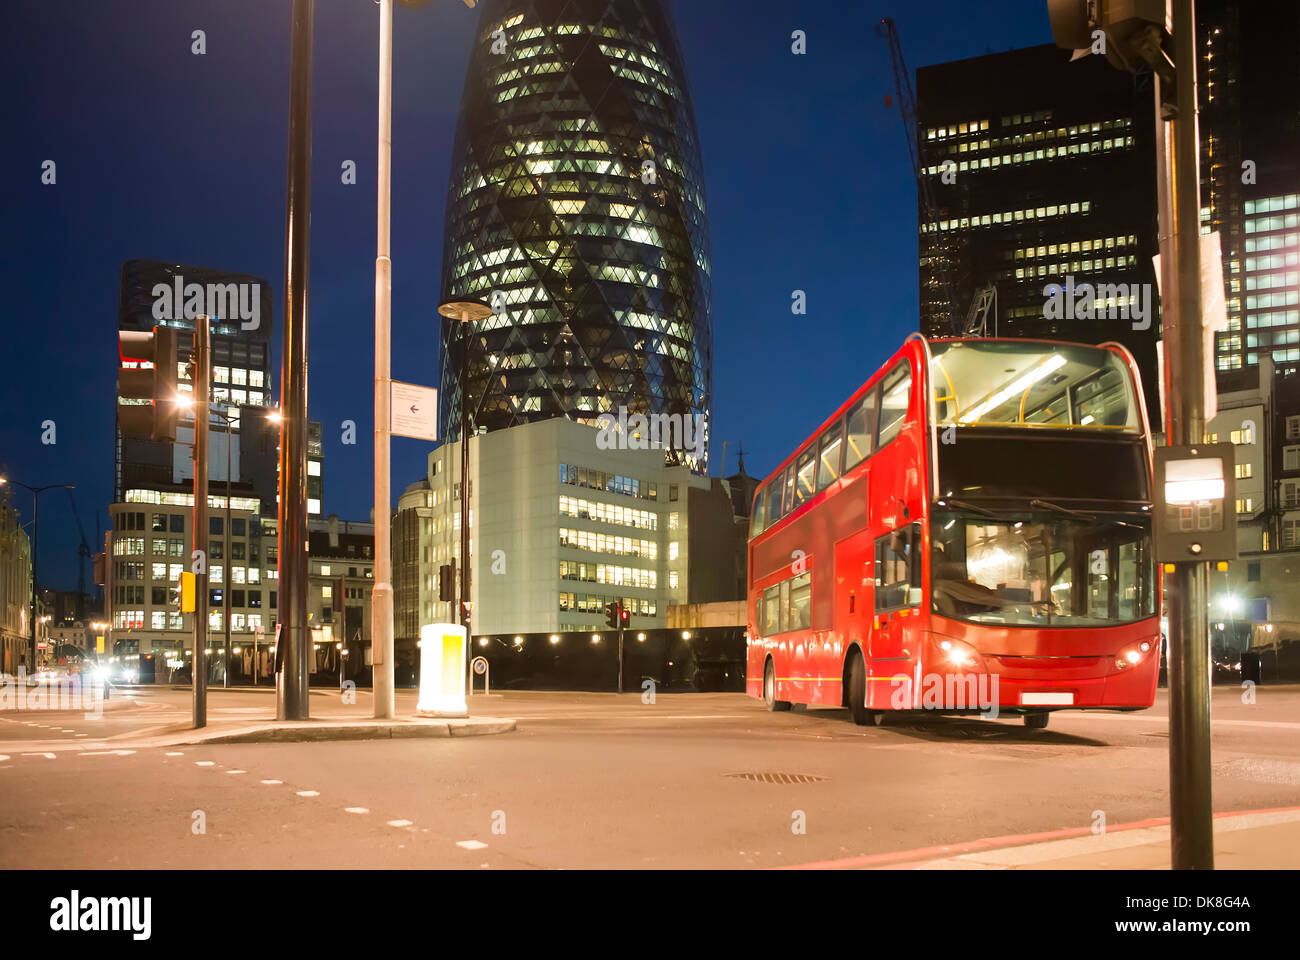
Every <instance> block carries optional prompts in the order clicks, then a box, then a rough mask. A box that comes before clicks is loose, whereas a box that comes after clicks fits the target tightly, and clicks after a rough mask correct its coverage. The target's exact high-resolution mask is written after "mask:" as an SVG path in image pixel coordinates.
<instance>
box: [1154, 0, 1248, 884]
mask: <svg viewBox="0 0 1300 960" xmlns="http://www.w3.org/2000/svg"><path fill="white" fill-rule="evenodd" d="M1193 8H1194V2H1193V0H1175V2H1174V5H1173V16H1174V21H1173V37H1174V63H1175V65H1176V84H1177V86H1176V94H1177V95H1176V103H1177V115H1176V116H1175V117H1174V119H1173V121H1172V123H1171V124H1170V127H1171V130H1170V131H1169V134H1170V136H1171V140H1172V151H1169V150H1168V149H1167V148H1166V149H1165V150H1163V151H1162V152H1164V153H1165V154H1166V155H1167V158H1168V160H1169V161H1171V162H1170V171H1169V177H1170V180H1171V186H1170V187H1169V188H1168V193H1169V198H1168V200H1167V201H1166V203H1167V204H1168V206H1170V207H1171V209H1170V210H1169V211H1167V212H1168V213H1169V214H1170V219H1169V221H1168V222H1169V224H1170V225H1171V229H1170V230H1169V231H1168V235H1169V237H1170V239H1171V240H1172V246H1173V251H1172V254H1173V255H1172V257H1162V265H1163V264H1168V265H1169V267H1171V268H1173V269H1174V270H1176V277H1177V284H1176V286H1175V285H1173V284H1170V283H1168V281H1169V280H1170V279H1172V277H1171V273H1172V272H1173V271H1172V270H1166V271H1165V272H1164V274H1163V276H1164V277H1165V293H1166V297H1165V298H1164V300H1165V302H1166V303H1169V302H1171V301H1172V302H1176V304H1177V306H1176V308H1175V309H1174V310H1173V311H1169V310H1168V309H1166V310H1165V321H1164V327H1165V336H1166V345H1167V350H1166V363H1167V367H1168V373H1167V377H1168V380H1167V382H1166V392H1165V395H1166V398H1167V404H1168V411H1167V413H1166V419H1165V428H1166V433H1167V435H1168V437H1169V442H1170V443H1171V444H1173V445H1181V444H1194V443H1203V442H1204V441H1205V427H1206V423H1205V407H1204V397H1205V339H1204V333H1203V329H1204V320H1203V317H1202V314H1201V309H1202V304H1201V283H1200V276H1201V250H1200V207H1201V203H1200V172H1199V159H1200V158H1199V150H1200V143H1199V137H1198V133H1197V119H1196V57H1197V50H1196V20H1195V14H1194V10H1193ZM1162 127H1163V123H1162V124H1160V125H1158V127H1157V139H1158V141H1160V142H1161V143H1162V146H1163V140H1164V137H1163V135H1162V131H1161V128H1162ZM1162 172H1163V171H1162ZM1162 199H1165V198H1164V197H1163V194H1162ZM1162 212H1165V211H1162ZM1164 232H1165V231H1164V229H1163V228H1162V233H1164ZM1171 314H1172V322H1171V319H1170V318H1171ZM1228 506H1229V508H1231V504H1229V505H1228ZM1206 580H1207V571H1206V566H1205V564H1204V563H1189V562H1179V563H1177V564H1175V565H1174V571H1173V574H1172V575H1171V577H1170V583H1169V587H1168V590H1167V595H1168V601H1169V808H1170V810H1169V812H1170V837H1171V841H1172V865H1173V867H1174V869H1175V870H1211V869H1213V868H1214V832H1213V820H1212V816H1213V814H1212V802H1211V781H1210V664H1209V612H1208V610H1207V608H1206V596H1207V590H1206Z"/></svg>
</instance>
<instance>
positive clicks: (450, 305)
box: [438, 300, 492, 642]
mask: <svg viewBox="0 0 1300 960" xmlns="http://www.w3.org/2000/svg"><path fill="white" fill-rule="evenodd" d="M438 313H440V314H441V315H442V316H444V317H446V318H447V319H449V320H455V321H457V322H458V323H459V325H460V326H459V327H458V328H457V332H458V333H459V334H460V336H459V339H460V342H461V352H460V372H459V373H460V375H459V380H460V619H459V621H458V622H459V623H460V624H461V625H462V626H464V627H465V638H466V641H467V642H468V640H469V632H470V622H469V613H468V611H467V609H466V606H467V604H468V603H469V598H470V587H471V580H470V562H469V539H470V538H469V437H470V432H469V426H470V423H469V396H468V393H467V388H468V385H469V380H468V371H469V337H470V333H471V332H472V329H473V328H472V327H470V324H472V323H477V322H478V321H480V320H485V319H487V318H488V317H490V316H492V308H491V307H490V306H488V305H487V304H486V303H484V302H483V301H481V300H449V301H447V302H446V303H444V304H442V305H441V306H440V307H438Z"/></svg>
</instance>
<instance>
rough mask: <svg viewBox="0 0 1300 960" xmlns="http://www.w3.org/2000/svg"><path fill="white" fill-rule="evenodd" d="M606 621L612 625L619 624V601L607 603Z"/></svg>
mask: <svg viewBox="0 0 1300 960" xmlns="http://www.w3.org/2000/svg"><path fill="white" fill-rule="evenodd" d="M605 623H606V625H608V626H610V627H617V626H618V604H617V603H607V604H605Z"/></svg>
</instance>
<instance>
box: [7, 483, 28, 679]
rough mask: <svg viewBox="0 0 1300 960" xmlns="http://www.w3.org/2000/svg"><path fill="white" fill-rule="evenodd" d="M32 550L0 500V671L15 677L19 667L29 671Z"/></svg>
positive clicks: (18, 519)
mask: <svg viewBox="0 0 1300 960" xmlns="http://www.w3.org/2000/svg"><path fill="white" fill-rule="evenodd" d="M31 602H32V548H31V538H30V537H28V535H27V531H26V530H24V529H23V526H22V520H21V517H20V515H19V513H18V511H17V510H16V509H14V508H13V507H11V506H9V504H8V502H7V498H3V497H2V496H0V646H3V651H2V652H0V671H2V672H4V673H9V674H14V673H17V672H18V665H19V664H25V665H26V666H27V668H28V669H29V670H30V669H31V666H32V664H31V661H30V659H29V658H28V656H27V644H28V640H29V638H30V637H31V630H32V627H31Z"/></svg>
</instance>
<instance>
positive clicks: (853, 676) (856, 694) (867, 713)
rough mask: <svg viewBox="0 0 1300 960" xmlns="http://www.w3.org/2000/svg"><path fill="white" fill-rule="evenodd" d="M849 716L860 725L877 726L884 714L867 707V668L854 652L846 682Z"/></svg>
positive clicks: (882, 720)
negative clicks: (847, 681)
mask: <svg viewBox="0 0 1300 960" xmlns="http://www.w3.org/2000/svg"><path fill="white" fill-rule="evenodd" d="M847 696H848V700H849V716H851V717H852V718H853V722H854V723H856V724H857V725H858V726H860V727H865V726H873V727H878V726H880V724H881V723H882V722H884V719H885V715H884V714H883V713H882V712H881V711H879V710H868V709H867V670H866V667H864V666H863V665H862V658H861V657H860V656H857V655H856V654H855V655H854V656H853V658H852V659H851V660H850V661H849V684H848V694H847Z"/></svg>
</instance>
